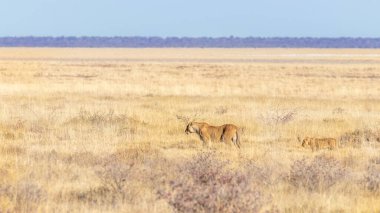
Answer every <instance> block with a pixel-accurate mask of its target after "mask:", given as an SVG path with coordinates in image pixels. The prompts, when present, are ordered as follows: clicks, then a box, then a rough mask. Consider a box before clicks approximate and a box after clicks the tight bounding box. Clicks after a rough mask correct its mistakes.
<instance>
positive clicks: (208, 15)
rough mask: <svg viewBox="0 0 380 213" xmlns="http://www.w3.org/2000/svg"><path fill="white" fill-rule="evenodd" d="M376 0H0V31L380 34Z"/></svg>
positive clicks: (23, 33)
mask: <svg viewBox="0 0 380 213" xmlns="http://www.w3.org/2000/svg"><path fill="white" fill-rule="evenodd" d="M379 10H380V0H228V1H227V0H187V1H185V0H135V1H129V0H0V36H29V35H33V36H163V37H166V36H213V37H218V36H230V35H233V36H243V37H245V36H292V37H293V36H296V37H301V36H310V37H322V36H323V37H342V36H351V37H380V12H379Z"/></svg>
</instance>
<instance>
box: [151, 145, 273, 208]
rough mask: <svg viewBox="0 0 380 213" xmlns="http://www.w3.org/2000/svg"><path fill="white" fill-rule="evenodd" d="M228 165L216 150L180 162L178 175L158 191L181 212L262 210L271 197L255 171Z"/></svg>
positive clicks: (164, 183) (167, 181) (160, 195)
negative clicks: (254, 178)
mask: <svg viewBox="0 0 380 213" xmlns="http://www.w3.org/2000/svg"><path fill="white" fill-rule="evenodd" d="M228 165H229V162H228V161H221V160H218V159H217V158H216V157H215V154H213V153H210V152H206V153H201V154H198V155H197V156H195V158H194V159H192V160H189V161H187V162H185V163H183V164H180V165H179V166H178V168H177V169H178V170H177V172H176V174H177V177H176V178H172V179H169V180H164V181H163V186H165V187H163V188H160V189H158V195H159V197H160V198H164V199H166V200H167V201H168V203H169V204H170V205H171V206H173V207H174V209H175V210H176V211H177V212H258V211H259V210H260V209H261V208H262V207H263V206H264V205H265V204H266V202H268V199H265V198H264V196H263V194H262V193H261V191H260V190H259V188H258V187H257V185H254V184H253V181H252V176H251V173H249V172H247V171H245V170H232V169H228ZM254 186H256V187H257V188H256V187H254Z"/></svg>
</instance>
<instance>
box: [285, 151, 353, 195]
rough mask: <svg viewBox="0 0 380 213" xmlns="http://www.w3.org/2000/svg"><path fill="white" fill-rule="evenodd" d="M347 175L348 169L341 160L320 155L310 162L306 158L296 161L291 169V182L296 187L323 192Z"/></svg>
mask: <svg viewBox="0 0 380 213" xmlns="http://www.w3.org/2000/svg"><path fill="white" fill-rule="evenodd" d="M346 176H347V171H346V169H345V168H344V167H343V165H342V164H341V163H340V162H339V161H337V160H336V159H334V158H333V157H328V156H325V155H319V156H316V157H315V158H314V159H313V160H312V161H311V162H309V163H308V162H307V161H306V160H305V159H303V160H298V161H295V162H294V164H293V165H292V167H291V170H290V175H289V182H290V184H292V185H293V186H295V187H304V188H306V189H308V190H309V191H317V192H321V191H323V190H327V189H329V188H330V187H332V186H333V185H335V184H336V183H338V182H340V181H341V180H343V179H344V178H345V177H346Z"/></svg>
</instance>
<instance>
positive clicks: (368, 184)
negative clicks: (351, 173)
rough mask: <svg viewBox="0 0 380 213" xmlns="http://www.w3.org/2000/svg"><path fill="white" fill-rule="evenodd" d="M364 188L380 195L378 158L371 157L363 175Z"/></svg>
mask: <svg viewBox="0 0 380 213" xmlns="http://www.w3.org/2000/svg"><path fill="white" fill-rule="evenodd" d="M363 184H364V186H365V188H366V189H367V190H369V191H371V192H373V193H375V194H376V195H380V158H376V159H373V160H372V162H371V164H370V165H369V166H368V168H367V172H366V174H365V175H364V180H363Z"/></svg>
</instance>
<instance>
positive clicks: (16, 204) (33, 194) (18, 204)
mask: <svg viewBox="0 0 380 213" xmlns="http://www.w3.org/2000/svg"><path fill="white" fill-rule="evenodd" d="M0 199H1V200H3V201H4V200H7V201H8V206H7V211H9V212H34V211H36V209H37V208H38V206H39V205H40V204H41V202H43V201H44V200H45V199H46V192H45V191H44V190H42V189H41V188H40V187H39V186H38V185H36V184H33V183H28V182H21V183H18V184H17V185H16V186H11V185H3V186H0ZM2 208H3V207H2V206H0V210H1V209H2Z"/></svg>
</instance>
